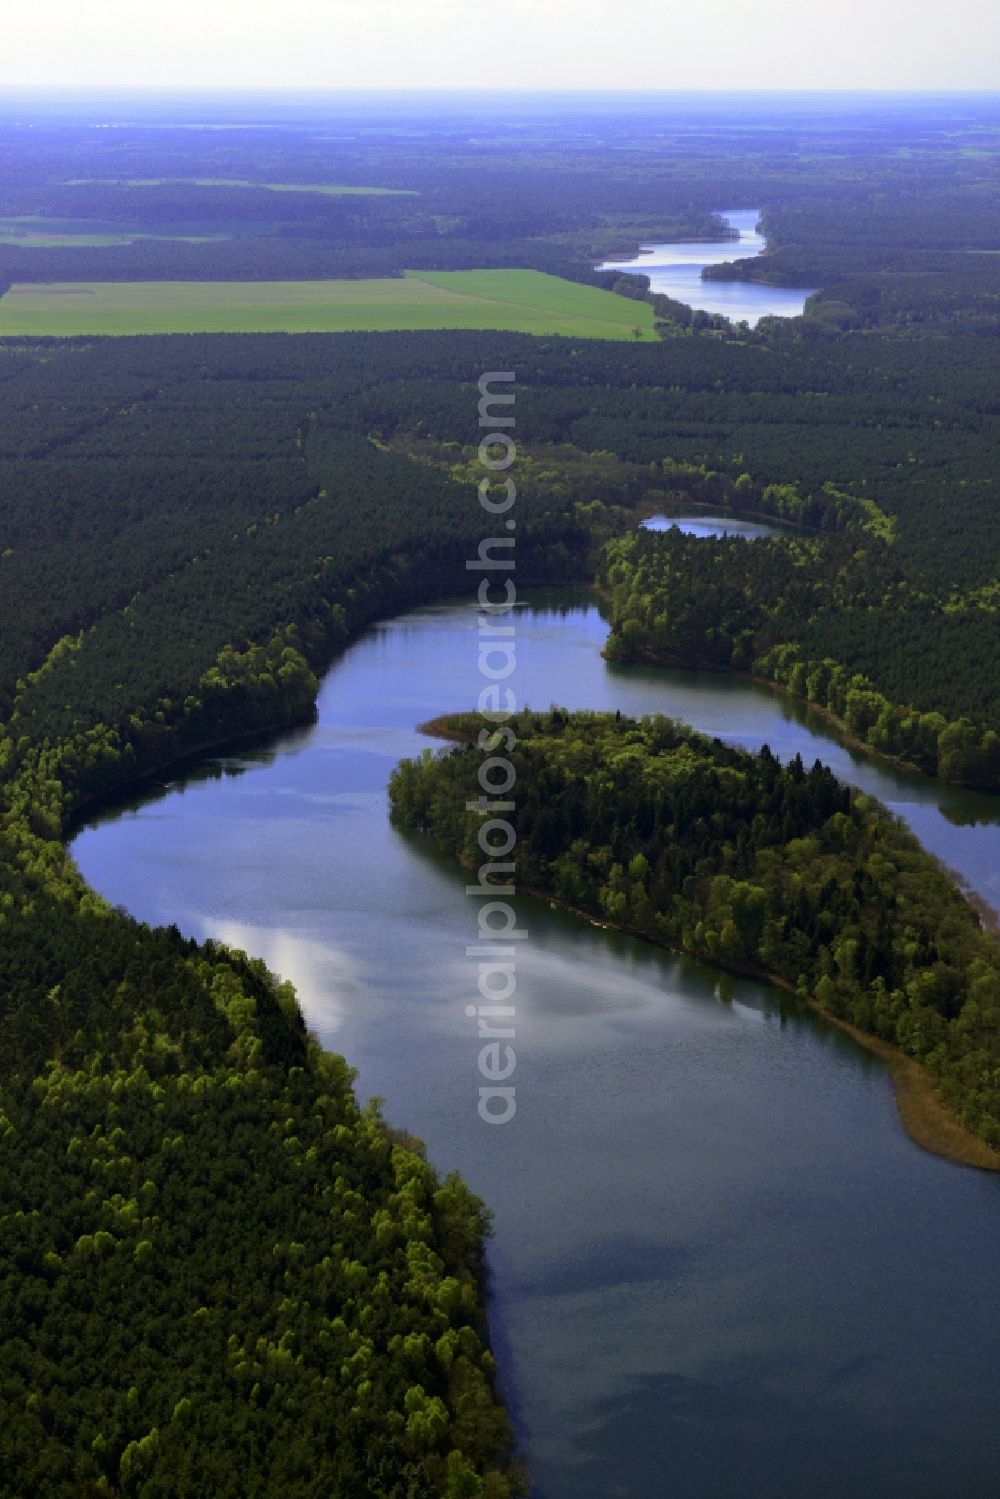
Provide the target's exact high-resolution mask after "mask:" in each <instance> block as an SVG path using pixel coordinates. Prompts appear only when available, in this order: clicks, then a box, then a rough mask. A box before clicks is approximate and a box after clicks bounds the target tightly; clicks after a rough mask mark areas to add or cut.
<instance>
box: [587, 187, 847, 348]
mask: <svg viewBox="0 0 1000 1499" xmlns="http://www.w3.org/2000/svg"><path fill="white" fill-rule="evenodd" d="M720 217H721V218H723V219H725V221H726V223H727V224H728V225H729V227H730V228H731V229H736V230H738V231H739V236H740V237H739V239H738V240H732V239H721V240H712V241H704V240H702V241H700V242H695V241H692V240H681V241H679V242H677V243H675V244H669V245H643V247H642V250H641V252H640V253H639V254H638V255H637V256H636V257H635V259H634V260H605V261H603V262H602V263H601V264H600V265H599V266H597V267H596V269H597V270H599V271H639V272H641V274H642V275H644V276H648V277H649V286H650V290H651V291H654V292H659V294H660V295H661V296H664V297H673V298H674V299H675V301H678V302H686V303H687V305H688V306H689V307H694V308H700V309H701V310H702V311H704V312H721V313H722V314H723V316H724V317H727V318H731V319H732V321H733V322H734V323H738V322H747V323H749V324H750V326H751V328H752V327H754V326H755V325H756V324H757V322H758V321H759V320H760V319H761V318H762V317H772V316H773V317H798V316H799V315H800V313H801V312H802V309H803V307H804V306H805V303H806V298H807V297H811V296H812V294H813V292H814V291H816V290H817V288H816V287H815V286H810V287H801V288H800V287H786V286H762V285H760V284H759V283H757V282H754V281H703V280H702V279H701V273H702V271H703V270H704V268H705V266H707V265H721V264H722V262H723V261H724V260H746V259H748V258H749V257H750V256H751V255H761V254H763V252H764V251H765V250H766V249H767V241H766V240H765V239H764V236H763V235H762V234H758V232H757V221H758V219H759V218H760V209H759V208H726V209H722V210H720Z"/></svg>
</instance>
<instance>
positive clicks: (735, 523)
mask: <svg viewBox="0 0 1000 1499" xmlns="http://www.w3.org/2000/svg"><path fill="white" fill-rule="evenodd" d="M640 525H641V527H642V529H643V530H644V531H673V530H677V531H683V532H684V534H685V536H702V537H705V538H711V537H717V536H744V537H746V539H747V540H748V541H752V540H754V538H761V537H766V536H791V535H794V534H795V532H794V531H793V530H792V529H791V528H790V527H788V526H778V525H771V524H769V523H768V522H767V521H755V520H744V519H743V518H742V516H738V515H731V514H730V515H709V514H707V513H705V514H703V515H650V516H647V518H646V519H645V520H644V521H642V522H640Z"/></svg>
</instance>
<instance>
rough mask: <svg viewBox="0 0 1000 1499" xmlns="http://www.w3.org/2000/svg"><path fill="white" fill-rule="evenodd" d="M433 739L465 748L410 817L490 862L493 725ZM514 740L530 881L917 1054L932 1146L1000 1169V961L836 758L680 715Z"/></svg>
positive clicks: (411, 780) (400, 793)
mask: <svg viewBox="0 0 1000 1499" xmlns="http://www.w3.org/2000/svg"><path fill="white" fill-rule="evenodd" d="M427 728H428V730H429V731H430V732H433V733H435V734H437V735H441V736H444V737H448V738H452V739H459V740H461V741H464V742H463V743H462V745H461V747H459V748H457V749H453V750H450V751H446V752H442V753H440V754H438V755H431V754H430V752H428V753H427V754H426V755H425V756H424V757H423V758H421V759H420V760H411V761H404V762H403V763H402V764H401V765H400V766H399V767H398V769H397V770H396V772H395V774H394V776H393V779H392V782H391V787H390V794H391V798H392V803H393V808H394V812H395V815H396V817H397V818H398V819H399V821H400V823H401V825H402V826H404V827H407V828H412V829H417V830H419V831H422V832H425V833H429V834H430V835H431V836H432V837H433V838H434V839H435V840H436V841H437V842H438V843H439V844H440V845H441V846H442V847H444V848H445V849H447V850H448V852H449V853H451V854H453V855H455V856H456V857H457V858H458V859H459V860H460V861H461V862H462V863H463V864H464V865H466V866H467V867H470V868H475V867H478V866H479V865H480V864H481V863H482V852H481V848H480V845H479V842H478V836H479V829H480V826H481V822H482V813H481V812H478V811H477V810H476V806H477V803H478V799H479V797H480V795H481V791H480V782H479V779H478V772H479V767H480V765H481V764H482V762H483V757H484V754H489V753H490V752H491V750H490V746H491V745H492V743H493V735H492V732H491V729H490V725H489V724H488V723H486V722H485V721H484V720H483V719H482V718H480V717H478V716H476V715H472V714H467V715H452V716H449V717H447V718H444V719H440V720H435V721H434V722H433V723H432V724H430V725H428V726H427ZM484 729H485V730H486V732H485V734H483V735H482V737H480V736H481V731H483V730H484ZM508 730H509V731H511V732H512V733H513V735H514V736H515V745H514V748H513V749H511V748H510V739H509V736H508ZM497 742H500V741H499V740H498V741H497ZM502 742H503V744H504V746H505V748H504V753H505V755H508V756H509V758H510V761H511V764H512V766H513V768H514V771H515V773H516V785H517V793H516V810H515V811H514V812H513V813H509V814H507V815H509V817H510V818H511V821H512V823H513V825H514V826H515V828H516V833H517V871H518V883H519V886H520V888H522V889H526V890H529V891H531V892H533V893H536V894H539V895H543V896H547V897H549V898H551V899H554V900H556V901H560V902H563V903H565V904H566V905H568V906H570V907H572V908H573V909H575V910H578V911H581V912H583V913H584V914H586V915H588V916H590V917H592V918H597V919H599V920H602V921H606V922H608V923H609V924H611V925H614V926H616V927H619V928H621V929H622V930H625V931H630V932H635V933H638V934H639V935H641V936H644V937H648V938H650V939H651V940H653V941H656V942H660V943H663V944H664V945H666V946H668V947H672V948H675V949H678V950H680V951H684V952H688V953H691V954H695V955H697V956H700V957H704V958H708V959H710V960H711V961H712V962H714V963H718V964H720V965H721V966H723V967H727V968H730V969H732V970H734V971H736V972H750V973H756V974H761V975H764V976H766V977H770V978H773V979H775V980H776V981H778V982H779V983H780V984H781V985H782V986H783V987H786V988H789V989H792V990H793V991H794V992H795V993H796V995H797V996H798V997H799V999H800V1000H802V1001H810V1002H812V1003H814V1005H815V1006H816V1007H817V1008H818V1009H819V1010H820V1011H821V1012H822V1013H823V1014H825V1015H827V1016H829V1017H830V1018H831V1019H833V1020H834V1021H836V1022H840V1023H844V1024H846V1025H847V1026H849V1027H851V1028H852V1029H853V1030H854V1031H855V1032H856V1033H857V1034H858V1035H859V1036H861V1037H862V1039H863V1038H864V1037H865V1036H868V1037H872V1038H874V1040H875V1042H876V1047H875V1049H877V1050H880V1052H881V1053H882V1054H886V1047H885V1044H886V1043H888V1045H889V1046H891V1047H893V1048H897V1049H898V1051H899V1053H902V1054H903V1055H904V1056H905V1057H907V1058H912V1059H914V1060H915V1061H917V1062H919V1063H920V1064H921V1066H922V1067H923V1068H924V1069H925V1070H926V1074H927V1075H928V1076H929V1078H930V1079H931V1080H932V1081H933V1088H931V1087H927V1086H926V1085H924V1086H923V1087H922V1088H921V1087H920V1085H919V1084H918V1083H915V1082H914V1080H913V1079H912V1078H910V1077H908V1076H907V1075H906V1073H905V1069H902V1068H900V1067H897V1069H896V1075H897V1084H898V1085H899V1086H900V1087H901V1089H902V1091H903V1092H904V1094H905V1097H904V1107H903V1108H902V1113H903V1118H904V1120H905V1122H906V1125H907V1128H908V1129H909V1131H910V1133H911V1134H912V1135H913V1137H914V1138H915V1139H916V1140H917V1141H918V1143H920V1144H921V1145H924V1146H925V1147H926V1148H928V1149H930V1150H934V1151H936V1152H937V1153H939V1154H942V1155H945V1156H948V1157H949V1158H950V1159H954V1160H960V1161H963V1162H965V1163H967V1164H970V1165H976V1166H981V1167H985V1168H987V1169H991V1170H1000V1148H998V1147H1000V1087H998V1081H997V1079H998V1077H1000V1072H998V1062H1000V1053H998V1045H997V1035H998V1020H1000V948H998V945H997V943H996V941H995V940H994V939H993V938H992V937H991V936H989V935H988V934H986V933H984V932H983V930H982V928H981V925H980V922H979V919H978V917H977V915H976V913H975V912H974V911H973V909H972V908H971V907H970V906H969V905H968V903H967V902H966V901H965V900H964V898H963V897H962V895H961V894H960V893H959V891H958V890H957V889H956V887H955V886H954V884H953V882H952V881H951V880H950V879H949V877H948V876H947V875H946V874H945V872H944V871H943V870H942V869H941V868H940V867H939V866H938V864H937V863H936V861H935V860H934V859H933V858H931V857H930V856H929V855H928V854H927V853H925V852H924V851H923V850H922V849H921V847H920V845H919V844H918V842H917V841H916V839H915V838H913V836H912V835H911V834H910V833H909V832H908V831H907V830H906V829H905V828H904V827H903V826H902V825H901V823H900V822H899V821H898V820H897V819H896V818H894V817H893V816H892V815H891V814H890V813H889V812H888V811H887V810H886V809H885V808H884V807H882V806H881V805H880V804H879V803H878V802H876V801H874V800H873V799H871V798H870V797H867V796H865V795H863V794H862V793H860V792H858V791H856V790H852V789H851V788H850V787H847V786H845V785H843V784H842V783H840V782H839V781H837V779H836V778H835V777H834V776H833V774H832V773H831V772H830V771H829V770H828V769H827V768H826V767H825V766H823V765H822V764H821V763H820V762H819V761H816V762H815V764H813V765H812V766H811V767H808V768H807V767H806V766H804V765H803V763H802V761H801V759H800V758H799V757H796V758H795V759H793V760H792V761H791V762H790V763H788V764H787V765H782V764H781V763H779V762H778V761H777V760H776V759H775V757H774V756H773V755H772V754H771V752H770V751H769V749H768V748H767V747H766V746H765V747H764V748H763V749H762V750H761V751H760V753H759V754H750V753H748V752H746V751H743V750H738V749H734V748H732V747H731V746H729V745H726V744H723V743H722V741H721V740H718V739H708V738H706V737H704V736H702V735H699V734H696V733H694V732H693V731H692V730H689V729H687V728H685V727H683V726H682V725H679V724H677V723H675V722H673V721H671V720H670V719H666V718H662V717H652V718H643V719H641V720H634V719H628V718H622V717H620V716H618V715H609V714H594V713H572V714H570V713H566V712H565V711H563V710H560V709H555V708H553V709H551V710H549V711H548V712H546V713H533V712H529V711H525V712H523V713H521V714H519V715H518V716H517V717H516V718H513V719H511V720H510V722H509V724H507V725H506V726H505V731H504V738H503V741H502ZM484 745H485V748H484ZM942 1100H943V1101H944V1102H945V1103H946V1105H947V1108H948V1110H950V1112H951V1114H952V1116H953V1118H952V1120H951V1121H949V1120H948V1118H947V1117H946V1115H945V1113H944V1111H943V1110H942V1108H941V1101H942ZM956 1121H957V1125H956ZM957 1126H961V1127H960V1128H959V1127H957Z"/></svg>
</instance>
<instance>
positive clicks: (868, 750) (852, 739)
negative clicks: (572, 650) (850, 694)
mask: <svg viewBox="0 0 1000 1499" xmlns="http://www.w3.org/2000/svg"><path fill="white" fill-rule="evenodd" d="M749 513H750V512H749V511H748V512H747V514H749ZM762 519H765V520H766V519H769V517H766V516H765V517H762ZM770 519H773V517H771V518H770ZM595 592H596V593H597V594H598V595H599V596H600V597H601V598H602V599H604V600H605V602H606V603H609V602H610V597H609V595H608V594H607V593H606V592H605V591H604V590H603V589H601V588H596V589H595ZM612 629H613V626H612ZM609 638H610V632H609ZM601 655H602V656H603V657H604V659H605V661H611V662H613V663H614V664H615V665H616V666H670V667H677V668H679V669H680V670H681V671H711V672H716V673H717V674H718V675H719V676H731V677H740V678H742V679H743V681H745V682H754V683H756V685H757V686H758V687H767V688H768V689H769V690H770V691H772V692H777V693H780V694H781V696H782V697H787V698H790V699H791V700H792V702H793V703H801V704H802V706H803V707H804V708H808V709H809V711H810V713H815V714H816V716H817V718H821V719H823V720H824V722H826V723H828V724H831V725H832V726H833V728H835V729H836V731H837V737H838V739H839V740H840V742H841V743H842V744H843V745H844V746H845V747H846V748H847V749H852V750H857V751H858V752H859V753H860V754H863V755H868V756H870V757H871V758H872V759H873V760H880V761H881V762H882V764H883V765H894V766H895V767H896V768H897V769H898V770H905V771H906V772H907V773H908V774H909V775H918V776H926V777H927V779H928V780H929V781H937V782H938V784H939V785H941V786H955V787H957V788H958V789H959V790H960V791H979V792H982V793H983V794H984V795H986V796H997V795H998V792H997V790H996V789H995V788H993V787H990V786H980V785H978V784H977V783H976V782H975V781H951V780H948V779H947V778H946V777H944V776H937V775H932V774H931V772H930V771H929V770H925V769H924V768H923V766H921V765H918V764H917V763H916V762H915V761H914V760H907V759H906V758H905V757H904V756H903V755H893V754H891V753H890V752H889V751H888V750H880V749H876V748H875V746H874V745H872V744H869V743H868V742H867V740H864V739H860V738H859V737H858V735H857V734H855V733H854V732H853V731H852V730H851V729H849V728H848V726H847V724H846V723H845V722H844V720H843V719H842V718H838V717H837V715H836V713H834V712H833V711H832V710H831V709H830V708H827V707H825V705H824V704H823V703H817V702H814V701H813V699H812V698H808V697H801V696H800V695H799V694H798V693H797V692H792V690H791V688H790V687H786V686H785V684H784V683H783V682H776V681H775V680H774V678H773V677H762V676H759V675H758V674H757V673H756V672H754V671H748V670H746V668H741V667H737V666H719V665H717V664H716V663H715V662H714V661H697V660H692V659H690V658H688V657H684V656H663V655H657V654H656V653H655V652H653V651H650V650H642V651H639V652H638V653H637V654H636V655H634V656H625V657H622V656H609V655H608V653H607V646H605V648H604V649H603V650H602V651H601ZM948 872H949V874H952V871H951V870H949V871H948ZM990 909H991V910H992V908H990Z"/></svg>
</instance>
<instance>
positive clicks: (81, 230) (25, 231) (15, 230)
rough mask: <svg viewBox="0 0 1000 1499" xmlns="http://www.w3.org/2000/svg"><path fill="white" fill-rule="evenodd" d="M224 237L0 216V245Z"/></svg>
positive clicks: (76, 244)
mask: <svg viewBox="0 0 1000 1499" xmlns="http://www.w3.org/2000/svg"><path fill="white" fill-rule="evenodd" d="M228 238H229V235H228V234H171V233H156V232H155V231H153V230H149V229H141V228H126V229H120V228H117V227H115V226H114V225H112V224H102V223H99V222H98V221H96V220H94V219H49V218H43V217H42V216H41V215H40V214H32V215H27V214H24V215H20V216H18V217H15V218H8V217H3V216H0V245H15V246H17V247H19V248H21V249H25V250H37V249H44V248H45V247H46V246H49V245H51V246H62V247H65V248H70V249H79V248H81V247H84V246H88V245H131V244H134V243H135V241H136V240H137V239H156V240H163V239H172V240H184V241H185V242H186V243H187V244H191V245H202V244H208V243H209V242H210V241H212V240H220V239H228Z"/></svg>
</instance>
